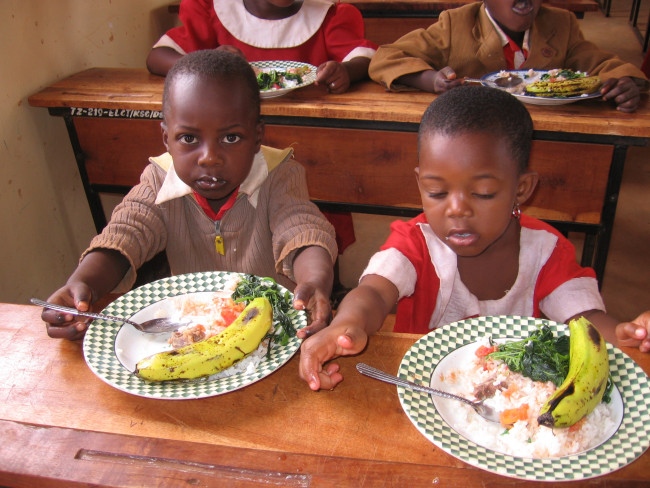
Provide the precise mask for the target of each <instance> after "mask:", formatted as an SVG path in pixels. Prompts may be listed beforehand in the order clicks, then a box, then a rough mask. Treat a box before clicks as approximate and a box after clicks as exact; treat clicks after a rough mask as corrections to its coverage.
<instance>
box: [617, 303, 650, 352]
mask: <svg viewBox="0 0 650 488" xmlns="http://www.w3.org/2000/svg"><path fill="white" fill-rule="evenodd" d="M616 339H617V341H618V344H619V345H621V346H631V347H638V348H639V350H640V351H641V352H650V311H647V312H643V313H642V314H641V315H639V316H638V317H637V318H636V319H634V320H632V321H630V322H621V323H620V324H618V325H617V326H616Z"/></svg>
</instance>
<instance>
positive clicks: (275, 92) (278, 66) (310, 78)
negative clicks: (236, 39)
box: [250, 61, 316, 98]
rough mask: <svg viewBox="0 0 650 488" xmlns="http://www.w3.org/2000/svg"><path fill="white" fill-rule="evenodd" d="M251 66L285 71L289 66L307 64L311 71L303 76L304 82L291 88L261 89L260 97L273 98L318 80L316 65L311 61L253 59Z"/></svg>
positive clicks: (297, 66) (294, 66)
mask: <svg viewBox="0 0 650 488" xmlns="http://www.w3.org/2000/svg"><path fill="white" fill-rule="evenodd" d="M250 64H251V66H255V67H256V68H259V69H267V68H268V69H274V70H277V71H285V70H287V69H288V68H301V67H303V66H307V67H308V68H309V69H310V70H311V71H310V72H309V73H307V74H306V75H304V76H303V77H302V83H301V84H299V85H296V86H293V87H291V88H280V89H274V88H272V89H270V90H264V91H262V90H260V97H262V98H273V97H280V96H282V95H285V94H287V93H289V92H290V91H293V90H297V89H298V88H302V87H304V86H307V85H311V84H312V83H313V82H314V81H316V66H312V65H311V64H309V63H299V62H298V61H251V63H250Z"/></svg>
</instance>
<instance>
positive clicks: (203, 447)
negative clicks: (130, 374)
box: [0, 304, 650, 488]
mask: <svg viewBox="0 0 650 488" xmlns="http://www.w3.org/2000/svg"><path fill="white" fill-rule="evenodd" d="M40 312H41V309H40V308H37V307H32V306H27V305H13V304H0V345H1V346H2V350H3V354H2V355H0V399H1V401H0V436H1V438H2V442H1V443H0V485H2V486H11V487H31V486H42V487H58V486H61V487H65V488H69V487H75V486H79V487H82V486H98V487H103V486H111V487H135V486H156V487H160V488H164V487H174V488H176V487H178V486H232V487H253V486H260V485H264V486H288V487H355V488H371V487H395V488H398V487H399V488H402V487H413V488H417V487H431V486H440V487H465V486H467V487H469V486H471V487H474V486H486V487H489V486H493V487H496V486H499V487H503V486H515V485H516V486H540V487H541V486H548V485H547V484H544V483H535V482H522V481H517V480H512V479H509V478H506V477H502V476H499V475H496V474H493V473H489V472H485V471H482V470H479V469H476V468H473V467H471V466H469V465H467V464H465V463H464V462H462V461H460V460H457V459H455V458H454V457H452V456H450V455H448V454H446V453H445V452H444V451H442V450H440V449H438V448H437V447H436V446H435V445H433V444H432V443H430V442H429V441H428V440H427V439H426V438H425V437H424V436H422V435H421V434H420V433H419V432H418V431H417V430H416V429H415V427H414V426H413V425H412V424H411V422H410V421H409V419H408V417H407V416H406V414H405V413H404V411H403V410H402V408H401V406H400V403H399V399H398V396H397V393H396V390H395V387H394V386H391V385H388V384H385V383H381V382H378V381H375V380H373V379H370V378H366V377H363V376H361V375H359V374H358V373H357V372H356V371H355V370H354V367H355V364H356V363H357V362H359V361H363V362H366V363H368V364H370V365H373V366H376V367H379V368H382V369H384V370H386V371H390V372H397V369H398V366H399V364H400V362H401V359H402V358H403V356H404V354H405V353H406V351H407V350H408V349H409V348H410V346H411V345H412V344H413V343H414V342H415V340H416V339H417V336H414V335H408V334H393V333H380V334H378V335H376V336H373V337H372V338H371V339H370V343H369V346H368V348H367V350H366V351H365V352H364V353H362V354H361V355H359V356H358V357H348V358H342V359H340V360H339V363H340V364H341V368H342V372H343V374H344V376H345V380H344V381H343V382H342V383H341V384H340V385H339V386H337V387H336V389H334V390H333V391H323V392H318V393H315V392H312V391H310V390H309V389H308V387H307V385H306V384H305V383H304V382H302V381H301V380H300V379H299V378H298V357H297V356H295V357H294V358H293V359H291V360H290V361H289V362H288V363H287V364H285V365H284V366H283V367H282V368H280V369H279V370H278V371H276V372H275V373H273V374H272V375H271V376H269V377H267V378H264V379H263V380H261V381H259V382H257V383H254V384H252V385H250V386H248V387H246V388H243V389H241V390H237V391H234V392H231V393H228V394H224V395H220V396H216V397H211V398H204V399H201V400H185V401H171V400H153V399H148V398H141V397H136V396H133V395H130V394H128V393H124V392H122V391H119V390H117V389H114V388H112V387H111V386H109V385H107V384H106V383H104V382H103V381H101V380H100V379H99V378H97V377H96V376H95V375H94V374H93V373H92V372H91V371H90V369H89V368H88V367H87V365H86V364H85V362H84V359H83V354H82V349H81V344H80V343H78V342H69V341H64V340H54V339H50V338H49V337H47V334H46V332H45V325H44V324H43V322H42V321H41V319H40ZM626 353H628V354H629V355H630V356H631V357H632V358H633V359H634V360H635V361H637V362H638V364H640V365H641V367H642V368H643V369H644V370H645V371H646V372H650V355H647V354H642V353H639V352H638V350H636V349H629V350H626ZM649 469H650V452H649V451H646V452H645V453H644V454H643V455H642V456H641V457H640V458H638V459H637V460H636V461H634V462H632V463H631V464H629V465H628V466H626V467H624V468H622V469H620V470H618V471H616V472H614V473H611V474H609V475H607V476H604V477H600V478H596V479H592V480H588V481H579V482H575V483H572V484H571V486H572V487H573V486H575V487H587V486H588V487H592V488H594V487H595V488H597V487H607V488H612V487H621V488H622V487H624V486H635V487H644V486H645V487H648V486H650V479H649V478H648V470H649Z"/></svg>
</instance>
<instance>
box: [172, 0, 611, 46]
mask: <svg viewBox="0 0 650 488" xmlns="http://www.w3.org/2000/svg"><path fill="white" fill-rule="evenodd" d="M341 1H342V2H343V3H350V4H352V5H354V6H355V7H357V8H358V9H359V10H360V11H361V15H362V16H363V20H364V25H365V31H366V38H367V39H370V40H371V41H373V42H375V43H377V44H380V45H381V44H388V43H391V42H393V41H395V40H396V39H399V38H400V37H402V36H403V35H404V34H407V33H408V32H411V31H413V30H415V29H426V28H427V27H429V26H430V25H431V24H433V23H435V22H436V21H437V19H438V16H439V15H440V12H442V11H443V10H448V9H452V8H457V7H462V6H463V5H466V4H468V3H473V2H474V1H476V0H424V1H422V0H341ZM544 3H545V4H547V5H551V6H553V7H559V8H564V9H567V10H571V11H572V12H573V13H574V14H575V15H576V17H577V18H579V19H581V18H583V17H584V14H585V12H594V11H596V10H598V8H599V4H598V2H597V1H596V0H544ZM179 6H180V2H178V3H173V4H171V5H170V6H169V7H168V10H169V12H171V13H174V14H177V13H178V11H179Z"/></svg>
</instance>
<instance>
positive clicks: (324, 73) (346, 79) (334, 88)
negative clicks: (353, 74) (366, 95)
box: [316, 61, 350, 93]
mask: <svg viewBox="0 0 650 488" xmlns="http://www.w3.org/2000/svg"><path fill="white" fill-rule="evenodd" d="M316 84H317V85H323V86H326V87H327V89H328V90H329V92H330V93H345V92H346V91H347V90H348V88H350V75H349V73H348V70H347V69H346V68H345V66H343V64H341V63H337V62H336V61H325V62H324V63H323V64H321V65H320V66H319V67H318V69H317V70H316Z"/></svg>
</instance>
